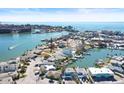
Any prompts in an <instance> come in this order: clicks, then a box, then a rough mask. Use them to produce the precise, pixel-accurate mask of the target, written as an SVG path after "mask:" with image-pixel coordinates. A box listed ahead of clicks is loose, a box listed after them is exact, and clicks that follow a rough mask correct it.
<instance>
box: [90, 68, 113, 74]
mask: <svg viewBox="0 0 124 93" xmlns="http://www.w3.org/2000/svg"><path fill="white" fill-rule="evenodd" d="M89 71H90V72H91V74H92V75H97V74H111V75H114V73H113V72H112V71H111V70H110V69H109V68H94V67H91V68H89Z"/></svg>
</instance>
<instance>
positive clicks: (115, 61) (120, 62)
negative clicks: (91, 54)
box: [110, 59, 124, 64]
mask: <svg viewBox="0 0 124 93" xmlns="http://www.w3.org/2000/svg"><path fill="white" fill-rule="evenodd" d="M110 62H111V63H118V64H123V63H124V61H118V60H113V59H112V60H111V61H110Z"/></svg>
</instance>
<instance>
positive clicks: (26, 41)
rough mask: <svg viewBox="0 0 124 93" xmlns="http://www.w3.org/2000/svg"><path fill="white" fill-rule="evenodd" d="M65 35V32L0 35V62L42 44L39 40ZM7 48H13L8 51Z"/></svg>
mask: <svg viewBox="0 0 124 93" xmlns="http://www.w3.org/2000/svg"><path fill="white" fill-rule="evenodd" d="M67 34H68V32H65V31H63V32H54V33H44V34H30V33H25V34H0V61H6V60H9V59H11V58H15V57H18V56H20V55H22V54H23V53H24V52H25V51H26V50H30V49H33V48H34V47H35V46H36V45H38V44H42V43H43V42H41V40H44V39H50V38H57V37H60V36H62V35H67ZM9 47H14V49H12V50H9V49H8V48H9Z"/></svg>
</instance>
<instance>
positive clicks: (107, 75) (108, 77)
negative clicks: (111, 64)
mask: <svg viewBox="0 0 124 93" xmlns="http://www.w3.org/2000/svg"><path fill="white" fill-rule="evenodd" d="M89 72H90V74H91V76H92V78H93V79H94V81H113V80H114V73H113V71H111V70H110V69H109V68H95V67H90V68H89Z"/></svg>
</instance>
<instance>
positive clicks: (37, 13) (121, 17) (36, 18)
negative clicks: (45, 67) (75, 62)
mask: <svg viewBox="0 0 124 93" xmlns="http://www.w3.org/2000/svg"><path fill="white" fill-rule="evenodd" d="M0 21H1V22H124V8H1V9H0Z"/></svg>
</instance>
